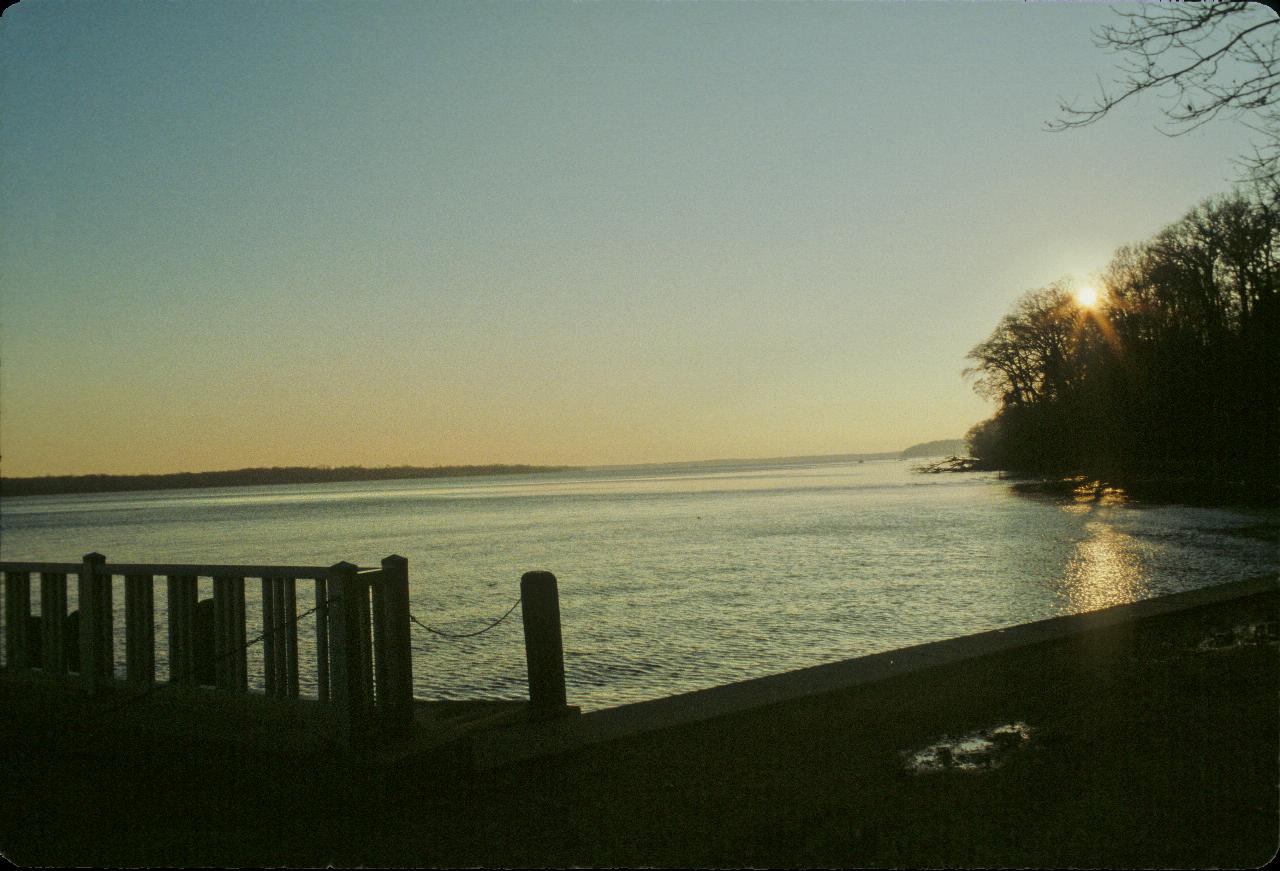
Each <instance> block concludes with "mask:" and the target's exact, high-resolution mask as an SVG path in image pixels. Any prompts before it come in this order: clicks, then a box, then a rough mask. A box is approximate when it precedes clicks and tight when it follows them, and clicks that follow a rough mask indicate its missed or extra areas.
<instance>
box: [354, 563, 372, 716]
mask: <svg viewBox="0 0 1280 871" xmlns="http://www.w3.org/2000/svg"><path fill="white" fill-rule="evenodd" d="M355 605H356V610H357V618H356V619H357V620H358V621H359V625H360V631H359V634H358V635H357V636H356V638H357V641H358V642H359V644H358V647H359V648H360V686H361V688H362V692H363V693H364V696H365V704H366V705H368V706H372V705H373V697H374V686H373V638H372V637H371V633H370V625H369V580H368V577H367V576H366V577H361V578H358V586H357V595H356V601H355Z"/></svg>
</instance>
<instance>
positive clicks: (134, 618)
mask: <svg viewBox="0 0 1280 871" xmlns="http://www.w3.org/2000/svg"><path fill="white" fill-rule="evenodd" d="M124 590H125V598H124V639H125V676H126V678H127V680H128V681H129V682H130V683H135V684H141V685H143V686H150V685H151V684H152V683H154V682H155V679H156V605H155V577H154V576H153V575H126V576H125V579H124Z"/></svg>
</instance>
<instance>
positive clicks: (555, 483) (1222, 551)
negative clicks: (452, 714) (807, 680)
mask: <svg viewBox="0 0 1280 871" xmlns="http://www.w3.org/2000/svg"><path fill="white" fill-rule="evenodd" d="M1278 520H1280V512H1277V511H1275V510H1272V509H1257V510H1226V509H1210V508H1189V507H1182V506H1142V505H1135V504H1123V503H1120V502H1117V501H1115V500H1112V499H1103V500H1100V501H1083V500H1082V501H1075V500H1071V499H1067V500H1063V499H1053V498H1047V497H1032V496H1025V495H1020V494H1018V493H1015V492H1014V491H1013V489H1012V487H1011V485H1010V484H1009V482H1007V481H1002V480H999V479H998V478H997V477H996V476H994V475H983V474H942V475H924V474H919V473H915V472H912V471H911V469H910V463H909V462H903V461H891V460H886V461H867V462H865V463H856V462H854V463H825V464H812V463H810V464H792V465H784V464H759V463H742V464H738V465H708V466H701V467H698V466H692V467H691V466H678V467H657V468H655V467H645V468H632V469H607V470H593V471H578V472H572V473H548V474H539V475H531V476H520V477H496V476H495V477H484V478H463V479H437V480H431V481H394V482H358V483H344V484H315V485H296V486H280V487H261V488H227V489H206V490H183V491H172V490H171V491H157V492H148V493H128V494H104V495H91V496H47V497H24V498H14V499H6V500H3V501H0V558H3V559H7V560H43V561H59V562H75V561H78V560H79V558H80V557H81V555H83V554H85V553H88V552H90V551H98V552H101V553H104V554H106V555H107V558H108V562H121V563H123V562H207V563H277V564H294V565H330V564H332V563H335V562H338V561H340V560H347V561H350V562H354V563H357V564H358V565H361V566H376V565H377V564H378V562H379V560H380V559H381V558H382V557H384V556H387V555H389V554H393V553H398V554H402V555H404V556H406V557H408V559H409V571H410V586H411V599H412V610H413V612H414V614H415V615H416V616H417V617H418V618H419V619H421V620H422V621H423V622H425V623H427V624H429V625H432V626H436V627H439V628H441V629H444V630H447V631H452V632H466V631H469V630H474V629H477V628H480V627H482V626H483V625H485V623H486V622H488V621H489V620H492V619H493V618H496V617H498V616H500V615H501V614H502V613H503V612H504V611H506V610H507V608H509V607H510V606H511V604H512V603H513V602H514V601H515V599H516V597H517V596H518V585H519V578H520V575H521V573H522V572H524V571H527V570H530V569H546V570H549V571H552V572H555V574H556V576H557V577H558V578H559V581H560V596H561V611H562V617H563V625H564V643H565V666H566V675H567V682H568V693H569V701H570V702H571V703H573V704H580V705H582V706H583V707H584V708H599V707H606V706H611V705H615V704H620V703H624V702H630V701H637V700H641V699H647V698H654V697H658V696H662V695H667V694H670V693H675V692H682V691H686V690H692V689H699V688H703V687H709V686H714V685H716V684H721V683H726V682H730V681H735V680H742V679H744V678H749V677H758V676H761V675H765V674H771V673H775V672H780V671H786V670H789V669H794V668H799V667H802V666H807V665H814V664H817V663H821V662H829V661H832V660H836V659H844V658H847V657H852V656H858V655H861V654H866V653H872V652H875V651H881V650H888V649H892V648H895V647H901V646H903V645H908V644H916V643H919V642H923V641H934V640H938V639H942V638H949V637H953V636H957V635H965V634H969V633H972V632H978V631H981V630H985V629H991V628H995V627H999V626H1007V625H1011V624H1015V623H1022V622H1026V621H1028V620H1037V619H1041V618H1044V617H1050V616H1054V615H1057V614H1064V613H1073V612H1077V611H1084V610H1091V609H1094V608H1099V607H1103V606H1106V605H1111V604H1116V603H1119V602H1127V601H1132V600H1135V599H1141V598H1146V597H1150V596H1155V595H1160V594H1163V593H1170V592H1176V591H1180V590H1187V589H1192V588H1195V587H1202V586H1207V585H1210V584H1216V583H1223V582H1226V581H1234V580H1240V579H1242V578H1246V577H1251V576H1254V575H1258V574H1262V573H1268V572H1273V571H1275V570H1276V566H1277V541H1276V538H1275V530H1276V523H1277V522H1278ZM201 583H202V585H203V587H202V596H208V595H209V581H208V580H203V581H202V582H201ZM70 586H71V588H72V593H71V599H72V607H74V605H75V602H74V599H75V596H74V587H75V584H74V583H72V584H71V585H70ZM121 586H122V585H121V584H119V583H117V584H116V591H115V597H116V601H115V604H116V608H117V611H118V612H119V611H121V610H122V609H123V593H122V591H121V589H120V587H121ZM163 587H164V583H163V581H162V580H159V581H158V583H157V612H158V613H157V619H158V622H157V633H156V637H157V639H158V643H159V645H160V650H159V651H158V655H157V660H158V663H159V665H160V674H161V676H162V677H163V676H164V675H165V674H166V668H165V649H164V648H165V645H166V637H167V636H166V630H167V626H166V624H165V622H164V619H165V617H164V606H163V599H164V597H163V592H164V591H163ZM250 590H251V595H250V596H249V609H248V610H249V619H250V621H251V628H250V636H252V635H253V634H255V633H254V629H253V626H254V624H253V622H252V621H254V620H255V619H260V617H259V616H258V615H259V614H260V601H259V597H258V595H257V591H256V590H254V589H253V587H252V585H251V586H250ZM38 598H39V597H38V596H33V599H38ZM33 604H35V605H37V606H38V602H36V603H33ZM310 604H311V594H310V584H309V582H299V610H302V609H304V608H305V607H308V606H309V605H310ZM36 610H37V612H38V607H37V608H36ZM313 624H314V621H313V620H311V619H307V620H304V621H303V622H302V624H301V626H302V630H301V638H300V655H301V657H302V659H303V669H302V670H303V677H302V685H303V690H304V692H305V691H307V690H308V689H310V690H311V691H312V692H314V685H315V682H314V667H311V668H308V667H307V660H308V658H309V656H310V655H311V651H312V649H313V648H312V644H313V640H312V637H313V636H312V632H313ZM116 639H117V647H118V648H119V650H118V652H117V658H118V660H120V661H121V662H122V661H123V631H122V630H117V632H116ZM414 646H415V654H414V667H415V683H416V687H415V692H416V694H417V695H418V696H420V697H425V698H478V697H490V698H499V697H507V698H520V697H523V695H524V694H525V692H526V688H525V683H524V650H523V636H522V632H521V628H520V622H519V612H518V611H517V612H516V614H514V615H513V616H512V618H511V619H510V620H508V621H507V622H505V623H503V624H501V625H500V626H499V627H497V628H496V629H494V630H493V631H492V632H489V633H487V634H485V635H482V636H479V637H477V638H475V639H470V640H462V641H448V640H443V639H440V638H438V637H436V636H433V635H430V634H428V633H426V632H423V631H421V630H419V629H417V628H415V629H414ZM260 657H261V653H260V649H259V648H255V649H254V650H253V651H251V658H250V668H251V671H255V672H256V674H257V675H260V674H261V671H260V667H261V666H260V663H261V658H260ZM121 667H122V666H121ZM259 685H260V678H259Z"/></svg>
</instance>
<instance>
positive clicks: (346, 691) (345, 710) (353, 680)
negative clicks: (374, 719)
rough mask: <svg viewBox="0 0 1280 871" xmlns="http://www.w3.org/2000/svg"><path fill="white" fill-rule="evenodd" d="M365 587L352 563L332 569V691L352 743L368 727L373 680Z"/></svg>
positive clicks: (344, 737) (341, 724) (342, 733)
mask: <svg viewBox="0 0 1280 871" xmlns="http://www.w3.org/2000/svg"><path fill="white" fill-rule="evenodd" d="M364 586H365V585H364V583H363V582H362V581H360V579H359V578H358V577H357V576H356V567H355V566H354V565H352V564H351V563H348V562H340V563H336V564H335V565H334V566H332V567H331V568H330V569H329V670H330V687H329V692H330V695H331V696H332V698H333V703H334V704H335V705H337V708H338V731H339V734H340V736H341V738H342V740H343V741H344V742H345V743H347V744H348V745H352V744H355V743H357V742H358V741H359V740H360V738H361V737H362V736H363V734H364V732H365V731H366V727H367V714H368V700H367V696H368V689H369V687H368V683H369V682H368V679H367V677H366V676H365V675H364V673H363V668H362V665H363V660H364V657H363V656H362V654H361V651H360V639H361V637H362V635H363V632H362V631H361V629H362V627H361V625H360V617H361V614H368V611H367V610H365V609H362V608H361V607H360V596H361V595H365V589H364ZM365 626H366V627H367V626H368V623H367V621H366V623H365Z"/></svg>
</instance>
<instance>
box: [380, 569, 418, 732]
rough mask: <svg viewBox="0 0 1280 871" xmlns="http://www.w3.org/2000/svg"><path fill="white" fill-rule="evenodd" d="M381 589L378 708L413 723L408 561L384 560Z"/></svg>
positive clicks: (392, 719) (388, 715) (396, 720)
mask: <svg viewBox="0 0 1280 871" xmlns="http://www.w3.org/2000/svg"><path fill="white" fill-rule="evenodd" d="M381 589H382V595H381V597H380V600H381V601H380V602H379V603H378V604H379V605H380V608H379V614H380V620H379V622H380V623H381V634H380V637H379V644H380V647H379V650H378V653H377V661H378V663H379V665H380V666H381V672H380V673H379V675H378V707H379V709H380V710H381V712H382V713H383V715H384V716H385V717H386V718H387V720H389V721H390V722H393V723H408V722H412V720H413V650H412V648H411V646H410V645H411V639H410V633H409V561H408V560H407V559H405V558H404V557H402V556H395V555H393V556H389V557H387V558H386V559H384V560H383V561H382V582H381Z"/></svg>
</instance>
